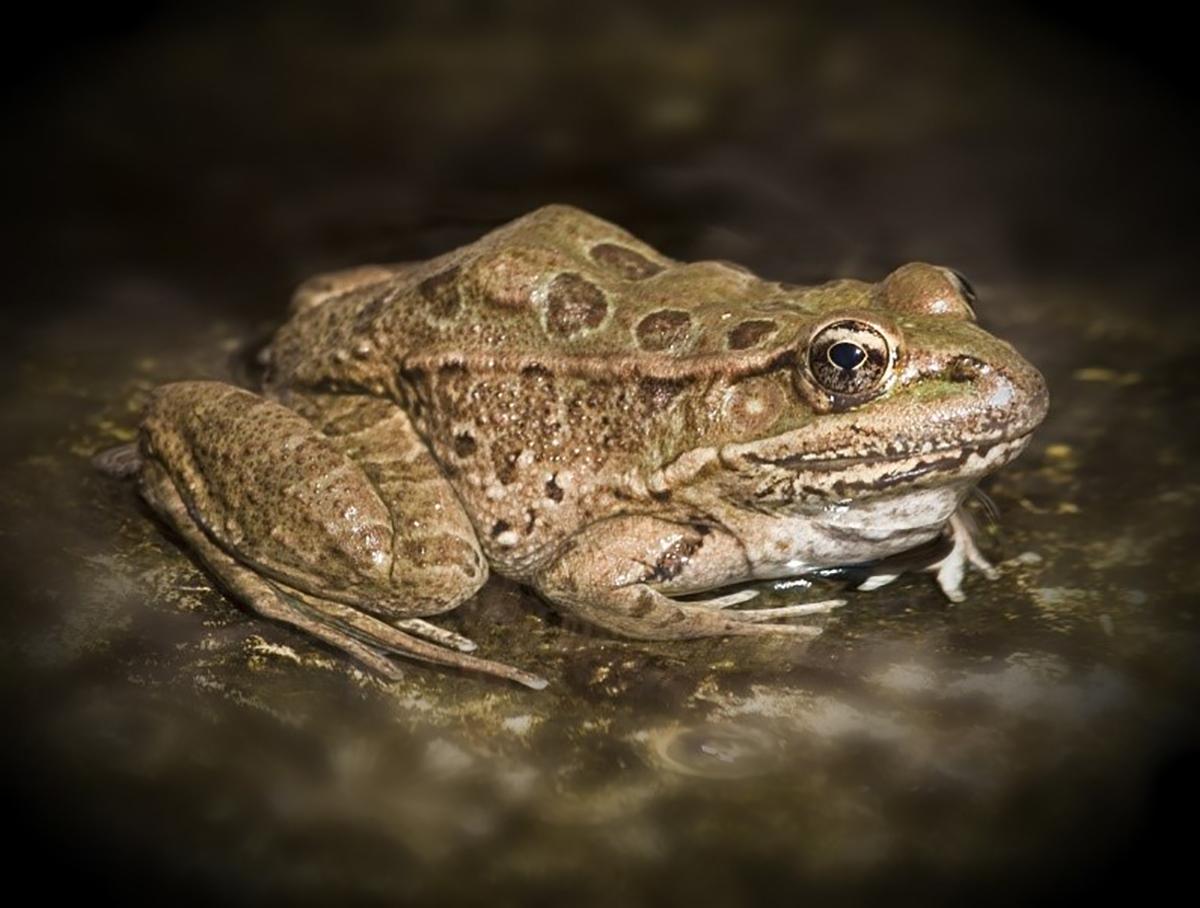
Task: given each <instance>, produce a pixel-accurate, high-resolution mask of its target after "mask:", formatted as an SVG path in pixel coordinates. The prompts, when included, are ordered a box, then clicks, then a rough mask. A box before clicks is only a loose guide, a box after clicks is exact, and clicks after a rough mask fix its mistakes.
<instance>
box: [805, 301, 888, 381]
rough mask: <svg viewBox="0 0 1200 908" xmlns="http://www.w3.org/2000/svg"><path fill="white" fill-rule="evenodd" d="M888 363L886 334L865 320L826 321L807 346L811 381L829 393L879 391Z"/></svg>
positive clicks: (886, 373) (885, 375)
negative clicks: (829, 322) (830, 322)
mask: <svg viewBox="0 0 1200 908" xmlns="http://www.w3.org/2000/svg"><path fill="white" fill-rule="evenodd" d="M891 364H892V350H891V346H890V345H889V344H888V342H887V338H885V337H884V336H883V334H882V333H881V332H880V331H879V330H878V329H876V328H874V327H872V326H871V325H868V324H867V323H866V322H860V321H856V320H849V319H847V320H845V321H840V322H834V323H833V324H831V325H826V326H825V327H824V328H822V329H821V330H820V331H818V332H817V334H816V336H815V337H814V338H813V339H812V343H811V344H810V345H809V348H808V370H809V372H810V373H811V374H812V378H813V381H814V382H816V384H817V385H818V386H819V387H821V388H822V389H824V390H825V391H828V392H829V393H831V394H835V395H838V396H839V397H846V398H851V399H862V398H865V397H869V396H871V395H872V394H874V393H876V392H877V391H879V390H880V389H881V388H882V387H883V385H884V381H885V379H886V378H887V375H888V371H889V369H890V368H891Z"/></svg>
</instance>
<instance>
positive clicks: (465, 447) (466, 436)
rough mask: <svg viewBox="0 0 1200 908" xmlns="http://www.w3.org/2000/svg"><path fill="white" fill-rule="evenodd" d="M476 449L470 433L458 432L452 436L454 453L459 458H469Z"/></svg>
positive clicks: (473, 437)
mask: <svg viewBox="0 0 1200 908" xmlns="http://www.w3.org/2000/svg"><path fill="white" fill-rule="evenodd" d="M477 447H478V445H476V444H475V436H473V435H472V434H471V433H470V432H460V433H459V434H458V435H455V436H454V453H455V454H457V455H458V456H459V457H470V456H471V455H472V454H474V453H475V450H476V448H477Z"/></svg>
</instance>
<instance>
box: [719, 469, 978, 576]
mask: <svg viewBox="0 0 1200 908" xmlns="http://www.w3.org/2000/svg"><path fill="white" fill-rule="evenodd" d="M968 489H969V487H967V486H964V487H951V488H938V489H922V490H919V491H914V492H909V493H906V494H903V495H896V496H892V497H888V498H877V499H874V500H870V501H867V502H862V503H855V504H845V505H830V506H828V507H827V508H826V509H824V510H822V511H818V512H813V513H810V514H800V515H786V516H763V517H761V518H759V519H758V520H755V521H752V522H751V523H750V524H748V525H741V526H739V527H738V533H739V535H740V538H741V539H742V541H743V544H745V546H746V552H747V555H748V557H749V560H750V563H751V565H752V570H753V578H754V579H768V578H775V577H792V576H796V575H797V574H803V573H805V572H806V571H812V570H816V569H818V568H827V567H838V566H842V565H848V564H862V563H864V562H871V561H878V560H880V559H883V558H888V557H891V556H892V555H898V554H900V553H901V552H906V551H908V550H909V549H913V548H916V547H917V546H919V545H922V544H924V543H926V542H929V541H930V540H932V539H934V538H936V537H937V536H938V534H939V533H941V532H942V529H943V527H944V526H945V524H946V521H947V520H949V519H950V517H951V516H952V515H953V514H954V512H955V510H956V509H957V508H958V506H959V505H960V504H961V503H962V500H963V498H964V497H966V494H967V491H968Z"/></svg>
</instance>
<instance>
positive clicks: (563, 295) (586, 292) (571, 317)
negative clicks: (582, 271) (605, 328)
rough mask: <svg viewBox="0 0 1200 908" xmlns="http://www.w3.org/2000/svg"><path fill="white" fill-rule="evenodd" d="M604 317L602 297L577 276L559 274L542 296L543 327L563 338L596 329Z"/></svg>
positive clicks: (606, 304) (595, 288)
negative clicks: (544, 310) (543, 297)
mask: <svg viewBox="0 0 1200 908" xmlns="http://www.w3.org/2000/svg"><path fill="white" fill-rule="evenodd" d="M607 313H608V302H607V301H606V300H605V299H604V293H603V292H602V291H601V290H600V288H599V287H597V286H596V285H595V284H593V283H590V282H589V281H585V280H584V279H583V278H582V277H580V276H579V275H578V274H571V273H569V272H568V273H566V274H560V275H559V276H558V277H556V278H555V279H554V280H553V281H551V282H550V289H549V290H548V291H547V292H546V327H547V328H549V329H550V331H551V332H552V333H554V334H558V335H562V336H563V337H567V336H569V335H572V334H575V333H576V332H579V331H583V330H585V329H588V328H595V327H597V326H598V325H599V324H600V323H601V322H602V321H604V316H605V315H606V314H607Z"/></svg>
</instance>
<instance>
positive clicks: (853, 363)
mask: <svg viewBox="0 0 1200 908" xmlns="http://www.w3.org/2000/svg"><path fill="white" fill-rule="evenodd" d="M866 358H867V351H866V350H864V349H863V348H862V347H860V346H859V345H858V344H851V343H847V342H846V341H842V342H840V343H837V344H834V345H833V346H832V347H830V348H829V361H830V362H831V363H833V364H834V365H835V366H837V367H838V368H839V369H845V370H846V371H849V370H851V369H857V368H858V367H859V366H861V365H862V363H863V360H864V359H866Z"/></svg>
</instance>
